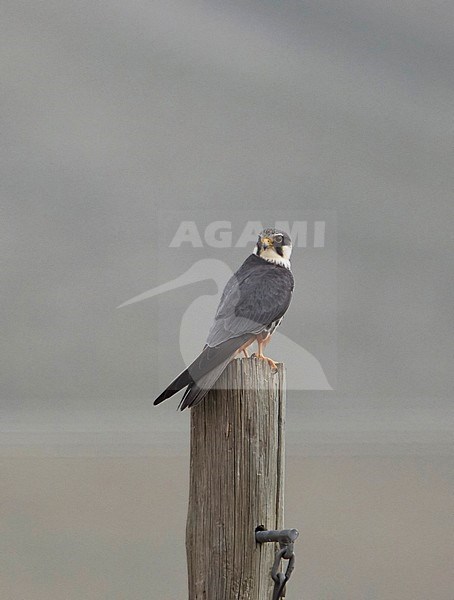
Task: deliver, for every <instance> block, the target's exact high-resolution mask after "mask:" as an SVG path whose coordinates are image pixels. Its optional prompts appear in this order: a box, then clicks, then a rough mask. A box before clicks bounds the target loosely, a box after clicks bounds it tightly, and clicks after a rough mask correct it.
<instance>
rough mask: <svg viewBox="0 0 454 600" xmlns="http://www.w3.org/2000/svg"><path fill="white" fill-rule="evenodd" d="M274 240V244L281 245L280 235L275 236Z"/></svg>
mask: <svg viewBox="0 0 454 600" xmlns="http://www.w3.org/2000/svg"><path fill="white" fill-rule="evenodd" d="M274 239H275V240H276V242H277V243H278V244H281V243H282V240H283V239H284V238H283V237H282V235H275V236H274Z"/></svg>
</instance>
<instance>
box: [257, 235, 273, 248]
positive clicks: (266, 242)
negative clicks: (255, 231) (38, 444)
mask: <svg viewBox="0 0 454 600" xmlns="http://www.w3.org/2000/svg"><path fill="white" fill-rule="evenodd" d="M260 244H261V246H262V248H264V249H265V250H266V249H267V248H271V247H272V246H273V240H272V239H271V238H269V237H267V236H264V237H261V238H260Z"/></svg>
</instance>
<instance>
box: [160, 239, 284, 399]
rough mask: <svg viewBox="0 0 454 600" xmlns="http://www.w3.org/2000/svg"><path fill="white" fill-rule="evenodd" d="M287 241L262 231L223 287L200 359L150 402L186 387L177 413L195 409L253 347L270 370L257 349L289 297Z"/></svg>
mask: <svg viewBox="0 0 454 600" xmlns="http://www.w3.org/2000/svg"><path fill="white" fill-rule="evenodd" d="M291 252H292V242H291V240H290V236H289V235H288V234H287V233H285V232H284V231H280V230H277V229H264V230H263V231H262V232H261V233H260V235H259V237H258V240H257V244H256V246H255V248H254V250H253V253H252V254H251V255H250V256H249V257H248V258H247V259H246V260H245V261H244V263H243V264H242V265H241V267H240V268H239V269H238V271H236V273H234V275H233V276H232V277H231V278H230V279H229V281H228V282H227V284H226V286H225V288H224V291H223V293H222V297H221V300H220V302H219V306H218V309H217V311H216V315H215V317H214V323H213V325H212V326H211V329H210V331H209V333H208V338H207V341H206V344H205V347H204V348H203V350H202V352H201V353H200V355H199V356H198V357H197V358H196V359H195V360H194V362H193V363H192V364H191V365H190V366H189V367H188V368H187V369H185V370H184V371H183V372H182V373H180V375H178V377H177V378H176V379H174V381H172V383H171V384H170V385H169V386H168V387H167V388H166V389H165V390H164V391H163V392H162V393H161V394H160V395H159V396H158V397H157V398H156V400H155V401H154V404H155V405H156V404H160V403H161V402H163V401H164V400H166V399H167V398H170V396H173V395H174V394H176V393H177V392H178V391H180V390H182V389H183V388H186V390H185V392H184V394H183V398H182V400H181V402H180V405H179V408H180V409H181V410H184V409H185V408H188V407H193V406H196V405H197V404H199V402H201V400H203V398H204V397H205V395H206V394H207V392H208V391H209V390H210V389H211V388H212V387H213V385H214V384H215V383H216V381H217V380H218V379H219V377H220V375H221V373H222V372H223V371H224V369H225V368H226V367H227V365H228V363H229V362H230V361H231V360H232V359H233V358H234V357H235V355H236V354H238V353H243V354H244V355H245V356H246V357H248V352H247V348H248V347H249V346H250V345H251V344H252V343H253V342H254V341H256V342H257V346H258V352H257V353H256V354H255V356H256V357H257V358H259V359H262V360H265V361H266V362H267V363H268V364H269V365H270V367H271V368H272V369H276V363H275V362H274V361H273V360H272V359H271V358H268V357H266V356H264V354H263V349H264V347H265V346H266V345H267V343H268V342H269V339H270V337H271V335H272V333H273V332H274V330H275V329H276V327H278V325H279V324H280V323H281V321H282V318H283V316H284V314H285V312H286V311H287V309H288V307H289V304H290V300H291V298H292V292H293V275H292V272H291V270H290V254H291Z"/></svg>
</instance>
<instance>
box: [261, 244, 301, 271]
mask: <svg viewBox="0 0 454 600" xmlns="http://www.w3.org/2000/svg"><path fill="white" fill-rule="evenodd" d="M283 252H284V256H281V255H280V254H278V253H277V252H276V250H275V249H274V248H271V247H270V248H266V249H265V250H262V251H261V252H260V254H257V246H256V247H255V248H254V250H253V253H254V254H255V255H257V256H259V257H260V258H263V259H264V260H267V261H268V262H270V263H274V264H276V265H281V267H285V268H286V269H290V254H291V253H292V249H291V248H289V247H288V246H284V247H283Z"/></svg>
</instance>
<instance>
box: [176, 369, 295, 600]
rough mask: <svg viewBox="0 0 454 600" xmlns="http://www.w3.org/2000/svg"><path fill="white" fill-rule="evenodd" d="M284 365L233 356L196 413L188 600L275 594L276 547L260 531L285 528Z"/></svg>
mask: <svg viewBox="0 0 454 600" xmlns="http://www.w3.org/2000/svg"><path fill="white" fill-rule="evenodd" d="M284 419H285V371H284V365H283V364H279V365H278V371H277V373H275V374H273V373H272V372H271V370H270V367H269V366H268V364H267V363H266V362H265V361H262V360H258V359H256V358H250V359H241V360H240V359H237V360H233V361H232V362H231V363H230V364H229V366H228V367H227V369H226V370H225V371H224V373H223V374H222V376H221V378H220V379H219V381H218V382H217V384H216V386H215V388H214V389H213V390H211V391H210V392H209V393H208V394H207V396H206V397H205V399H204V400H203V401H202V402H201V404H200V405H198V406H197V407H195V408H194V409H192V411H191V466H190V491H189V509H188V519H187V527H186V552H187V560H188V577H189V600H233V599H235V600H270V599H271V597H272V592H273V586H274V583H273V580H272V579H271V575H270V572H271V567H272V565H273V561H274V557H275V551H276V546H275V545H274V544H270V543H268V544H260V545H259V544H256V542H255V529H256V527H258V526H260V525H262V526H264V527H265V529H282V527H283V495H284Z"/></svg>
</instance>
